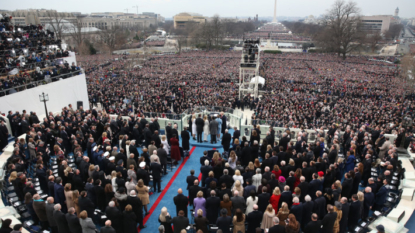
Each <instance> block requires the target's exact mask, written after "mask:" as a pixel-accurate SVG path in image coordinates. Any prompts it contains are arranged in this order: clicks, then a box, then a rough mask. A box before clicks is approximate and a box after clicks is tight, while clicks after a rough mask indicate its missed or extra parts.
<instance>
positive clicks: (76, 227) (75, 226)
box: [65, 207, 102, 233]
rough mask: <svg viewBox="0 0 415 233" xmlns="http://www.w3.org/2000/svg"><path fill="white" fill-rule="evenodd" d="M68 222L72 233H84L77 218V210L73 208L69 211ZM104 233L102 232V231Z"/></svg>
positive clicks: (66, 216)
mask: <svg viewBox="0 0 415 233" xmlns="http://www.w3.org/2000/svg"><path fill="white" fill-rule="evenodd" d="M65 218H66V221H67V222H68V226H69V230H70V232H71V233H77V232H82V227H81V224H80V223H79V218H78V216H76V213H75V208H73V207H71V208H69V209H68V213H67V214H66V215H65ZM101 232H102V231H101Z"/></svg>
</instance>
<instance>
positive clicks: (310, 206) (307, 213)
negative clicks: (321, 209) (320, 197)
mask: <svg viewBox="0 0 415 233" xmlns="http://www.w3.org/2000/svg"><path fill="white" fill-rule="evenodd" d="M304 200H305V202H304V203H303V213H302V216H301V219H302V221H301V228H302V229H304V227H305V226H306V225H307V224H308V222H310V221H311V215H312V214H313V210H314V202H313V201H312V200H311V197H310V195H307V196H305V198H304Z"/></svg>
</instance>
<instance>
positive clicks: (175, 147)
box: [170, 135, 182, 164]
mask: <svg viewBox="0 0 415 233" xmlns="http://www.w3.org/2000/svg"><path fill="white" fill-rule="evenodd" d="M170 145H171V148H170V156H171V159H173V160H174V164H177V161H179V160H181V158H182V156H181V155H180V148H179V140H178V139H177V135H173V137H172V138H170Z"/></svg>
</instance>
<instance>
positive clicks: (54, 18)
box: [46, 10, 67, 39]
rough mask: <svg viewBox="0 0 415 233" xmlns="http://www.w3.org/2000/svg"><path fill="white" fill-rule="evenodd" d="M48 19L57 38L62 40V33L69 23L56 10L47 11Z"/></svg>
mask: <svg viewBox="0 0 415 233" xmlns="http://www.w3.org/2000/svg"><path fill="white" fill-rule="evenodd" d="M46 17H47V20H48V23H49V25H50V26H51V27H52V29H53V31H54V32H55V35H56V37H57V38H58V39H62V32H63V31H64V30H65V27H66V26H67V21H66V20H65V19H64V16H63V15H62V14H60V13H59V12H57V11H56V10H48V11H46Z"/></svg>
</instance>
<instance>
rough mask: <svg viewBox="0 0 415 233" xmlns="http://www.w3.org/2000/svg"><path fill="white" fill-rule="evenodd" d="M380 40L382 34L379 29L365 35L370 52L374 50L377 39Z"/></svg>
mask: <svg viewBox="0 0 415 233" xmlns="http://www.w3.org/2000/svg"><path fill="white" fill-rule="evenodd" d="M380 40H382V35H381V34H380V32H379V31H376V32H375V33H373V34H368V35H367V37H366V41H367V43H368V44H369V46H370V48H371V49H372V53H373V52H375V49H376V45H377V44H378V43H379V41H380Z"/></svg>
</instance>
